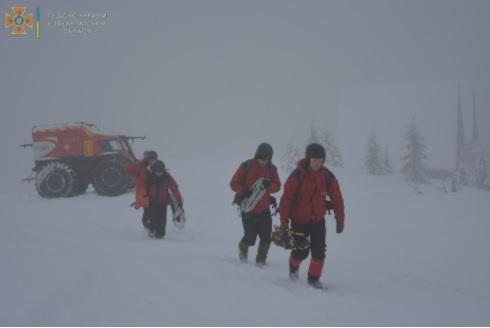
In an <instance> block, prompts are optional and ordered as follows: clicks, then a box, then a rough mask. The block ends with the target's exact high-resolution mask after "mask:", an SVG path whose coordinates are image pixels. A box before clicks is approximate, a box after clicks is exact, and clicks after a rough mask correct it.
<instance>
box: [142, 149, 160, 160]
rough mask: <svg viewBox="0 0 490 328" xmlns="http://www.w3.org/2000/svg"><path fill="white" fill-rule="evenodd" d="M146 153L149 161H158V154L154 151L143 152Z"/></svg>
mask: <svg viewBox="0 0 490 328" xmlns="http://www.w3.org/2000/svg"><path fill="white" fill-rule="evenodd" d="M145 153H146V157H147V158H148V159H149V160H155V161H156V160H157V159H158V154H157V152H156V151H154V150H148V151H146V152H145Z"/></svg>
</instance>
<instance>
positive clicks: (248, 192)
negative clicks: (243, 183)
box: [243, 190, 252, 198]
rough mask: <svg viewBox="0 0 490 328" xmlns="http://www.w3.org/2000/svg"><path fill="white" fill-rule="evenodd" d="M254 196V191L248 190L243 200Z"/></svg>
mask: <svg viewBox="0 0 490 328" xmlns="http://www.w3.org/2000/svg"><path fill="white" fill-rule="evenodd" d="M251 195H252V190H247V191H245V192H244V193H243V198H248V197H250V196H251Z"/></svg>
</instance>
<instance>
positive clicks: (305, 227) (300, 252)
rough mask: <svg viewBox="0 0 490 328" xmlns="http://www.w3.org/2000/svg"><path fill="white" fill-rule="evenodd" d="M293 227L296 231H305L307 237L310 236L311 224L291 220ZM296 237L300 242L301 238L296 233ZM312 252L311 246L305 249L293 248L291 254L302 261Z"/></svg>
mask: <svg viewBox="0 0 490 328" xmlns="http://www.w3.org/2000/svg"><path fill="white" fill-rule="evenodd" d="M291 229H292V230H293V231H294V232H299V233H303V234H304V235H305V237H308V236H309V234H310V229H309V224H301V223H294V222H291ZM294 239H295V240H296V242H298V243H300V242H301V240H300V237H299V236H296V235H294ZM309 254H310V248H305V249H293V250H292V251H291V256H292V257H293V258H294V259H295V260H297V261H299V262H301V261H303V260H304V259H306V258H307V257H308V255H309Z"/></svg>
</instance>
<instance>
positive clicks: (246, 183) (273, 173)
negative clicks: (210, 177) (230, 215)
mask: <svg viewBox="0 0 490 328" xmlns="http://www.w3.org/2000/svg"><path fill="white" fill-rule="evenodd" d="M272 155H273V149H272V146H271V145H269V144H268V143H261V144H260V145H259V146H258V148H257V151H256V152H255V157H254V158H253V159H249V160H248V161H246V162H243V163H242V164H241V165H240V167H239V168H238V169H237V171H236V172H235V174H234V175H233V177H232V179H231V182H230V187H231V189H232V190H233V191H234V192H236V195H235V200H236V202H237V203H238V204H240V203H241V202H242V201H244V199H246V198H248V197H250V196H251V194H252V192H253V188H252V186H253V185H254V184H255V185H256V186H257V184H256V182H257V181H258V180H259V179H262V180H261V182H260V183H261V184H262V186H261V187H262V188H264V189H265V193H264V194H263V196H262V198H260V200H258V202H257V203H256V205H255V207H254V208H253V209H252V210H251V211H250V212H243V211H242V212H241V217H242V224H243V232H244V235H243V237H242V239H241V240H240V242H239V244H238V250H239V258H240V260H241V261H242V262H246V261H247V257H248V247H250V246H253V245H255V241H256V239H257V235H258V236H259V238H260V242H259V247H258V249H257V256H256V258H255V262H256V264H257V265H260V266H262V265H265V264H266V262H265V260H266V258H267V254H268V252H269V247H270V243H271V237H270V236H271V231H272V217H271V211H270V209H269V206H270V198H271V197H270V194H272V193H275V192H278V191H279V189H280V188H281V182H280V180H279V175H278V174H277V168H276V167H275V166H274V165H273V164H272V162H271V160H272Z"/></svg>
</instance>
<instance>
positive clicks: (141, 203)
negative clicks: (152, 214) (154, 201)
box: [127, 159, 149, 208]
mask: <svg viewBox="0 0 490 328" xmlns="http://www.w3.org/2000/svg"><path fill="white" fill-rule="evenodd" d="M147 166H148V162H147V161H146V160H144V159H142V160H140V161H138V162H135V163H133V164H129V165H128V167H127V171H128V173H129V174H131V175H132V176H134V178H135V181H134V196H135V202H134V205H135V207H136V208H139V207H148V205H149V199H148V196H147V195H146V186H145V182H146V179H147V177H148V171H147V169H146V168H147Z"/></svg>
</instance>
